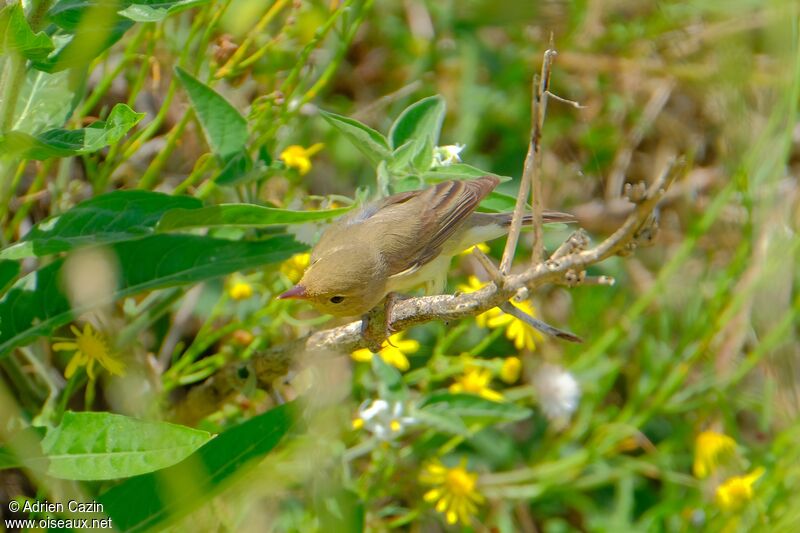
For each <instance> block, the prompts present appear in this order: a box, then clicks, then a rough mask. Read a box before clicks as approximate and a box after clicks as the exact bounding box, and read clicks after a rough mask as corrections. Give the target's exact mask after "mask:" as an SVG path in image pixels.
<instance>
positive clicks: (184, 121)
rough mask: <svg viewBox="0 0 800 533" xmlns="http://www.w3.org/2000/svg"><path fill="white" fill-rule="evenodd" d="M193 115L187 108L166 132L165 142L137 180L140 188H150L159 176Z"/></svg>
mask: <svg viewBox="0 0 800 533" xmlns="http://www.w3.org/2000/svg"><path fill="white" fill-rule="evenodd" d="M193 116H194V113H193V112H192V111H191V110H187V111H186V113H185V114H184V115H183V116H182V117H181V119H180V121H178V123H177V124H175V126H173V127H172V130H170V132H169V133H168V134H167V142H166V144H165V145H164V148H162V149H161V150H160V151H159V152H158V155H156V157H154V158H153V160H152V161H151V162H150V165H149V166H148V167H147V170H145V172H144V174H142V177H141V179H140V180H139V184H138V185H137V187H138V188H140V189H150V188H152V187H153V186H154V185H155V184H156V183H157V182H158V180H159V178H160V177H161V171H162V170H163V168H164V165H165V164H166V163H167V161H168V160H169V157H170V156H171V155H172V152H173V150H175V147H176V146H177V145H178V141H179V140H180V138H181V136H182V135H183V130H185V129H186V126H187V125H188V124H189V121H190V120H191V119H192V117H193Z"/></svg>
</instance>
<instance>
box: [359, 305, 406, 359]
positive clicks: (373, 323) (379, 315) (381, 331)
mask: <svg viewBox="0 0 800 533" xmlns="http://www.w3.org/2000/svg"><path fill="white" fill-rule="evenodd" d="M405 299H407V297H406V296H403V295H401V294H398V293H396V292H390V293H389V294H387V295H386V298H385V299H384V300H383V305H376V306H375V307H374V308H372V309H371V310H370V311H369V312H368V313H366V314H365V315H364V316H362V317H361V337H362V338H363V339H364V341H365V342H366V343H367V348H369V349H370V350H371V351H372V352H379V351H380V349H381V347H382V345H383V342H384V341H387V342H388V339H389V337H390V336H391V335H392V334H394V333H397V331H395V330H394V329H393V328H392V326H391V325H390V324H389V319H390V317H391V316H392V308H393V307H394V306H395V304H396V303H397V302H400V301H402V300H405Z"/></svg>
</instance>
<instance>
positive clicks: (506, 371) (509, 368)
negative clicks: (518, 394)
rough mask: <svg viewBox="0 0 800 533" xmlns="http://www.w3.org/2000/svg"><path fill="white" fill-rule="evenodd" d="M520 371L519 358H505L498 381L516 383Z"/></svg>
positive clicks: (520, 362) (520, 363)
mask: <svg viewBox="0 0 800 533" xmlns="http://www.w3.org/2000/svg"><path fill="white" fill-rule="evenodd" d="M521 370H522V361H520V359H519V357H513V356H512V357H506V358H505V359H504V360H503V366H502V367H501V368H500V379H502V380H503V381H505V382H506V383H508V384H509V385H510V384H512V383H516V382H517V380H518V379H519V374H520V371H521Z"/></svg>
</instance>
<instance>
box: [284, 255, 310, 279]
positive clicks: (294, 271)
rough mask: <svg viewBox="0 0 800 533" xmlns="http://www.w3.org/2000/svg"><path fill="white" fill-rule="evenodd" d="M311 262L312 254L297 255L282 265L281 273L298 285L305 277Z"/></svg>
mask: <svg viewBox="0 0 800 533" xmlns="http://www.w3.org/2000/svg"><path fill="white" fill-rule="evenodd" d="M310 262H311V254H309V253H304V254H295V255H293V256H292V257H291V258H289V259H287V260H286V261H284V262H283V264H281V272H283V274H284V275H285V276H286V277H287V278H289V281H291V282H292V283H297V282H298V281H300V278H302V277H303V273H304V272H305V271H306V268H308V264H309V263H310Z"/></svg>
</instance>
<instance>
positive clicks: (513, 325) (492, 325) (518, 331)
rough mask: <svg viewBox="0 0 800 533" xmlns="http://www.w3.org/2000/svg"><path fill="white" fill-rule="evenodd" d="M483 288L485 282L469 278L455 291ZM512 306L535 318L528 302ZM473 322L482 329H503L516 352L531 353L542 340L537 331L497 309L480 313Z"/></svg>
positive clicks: (467, 291) (473, 290) (470, 290)
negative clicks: (526, 351) (525, 351)
mask: <svg viewBox="0 0 800 533" xmlns="http://www.w3.org/2000/svg"><path fill="white" fill-rule="evenodd" d="M485 286H486V283H485V282H482V281H481V280H479V279H478V278H477V277H476V276H470V277H469V278H468V279H467V283H466V284H461V285H458V286H457V289H458V290H459V291H460V292H462V293H470V292H475V291H477V290H479V289H482V288H483V287H485ZM514 305H515V306H516V307H518V308H519V309H521V310H522V311H524V312H525V313H526V314H528V315H530V316H533V317H535V316H536V310H535V309H534V308H533V305H532V304H531V303H530V302H527V301H525V302H517V303H514ZM475 321H476V322H477V323H478V325H479V326H480V327H482V328H485V327H488V328H489V329H498V328H505V334H506V338H507V339H508V340H510V341H512V342H513V343H514V347H515V348H516V349H517V350H522V349H525V350H528V351H533V349H534V348H536V342H537V341H541V340H542V335H541V334H540V333H539V332H538V331H536V330H535V329H533V328H532V327H531V326H529V325H528V324H526V323H525V322H523V321H522V320H520V319H518V318H517V317H515V316H512V315H508V314H506V313H504V312H502V311H501V310H500V309H499V308H498V307H495V308H492V309H490V310H488V311H486V312H485V313H481V314H480V315H478V316H477V317H475Z"/></svg>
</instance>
